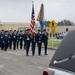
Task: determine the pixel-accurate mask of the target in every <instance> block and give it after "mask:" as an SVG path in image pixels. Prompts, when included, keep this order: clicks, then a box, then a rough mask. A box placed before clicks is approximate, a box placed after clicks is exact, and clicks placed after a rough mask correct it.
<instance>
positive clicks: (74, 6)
mask: <svg viewBox="0 0 75 75" xmlns="http://www.w3.org/2000/svg"><path fill="white" fill-rule="evenodd" d="M33 1H34V8H35V18H37V15H38V12H39V9H40V5H41V3H43V4H44V14H45V20H49V21H51V20H55V21H56V22H58V21H61V20H63V19H68V20H71V21H73V22H74V21H75V0H33ZM31 9H32V0H0V20H1V22H30V19H31ZM74 23H75V22H74Z"/></svg>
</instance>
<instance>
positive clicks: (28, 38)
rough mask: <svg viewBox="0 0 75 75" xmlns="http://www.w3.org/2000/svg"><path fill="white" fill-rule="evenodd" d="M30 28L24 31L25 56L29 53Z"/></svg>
mask: <svg viewBox="0 0 75 75" xmlns="http://www.w3.org/2000/svg"><path fill="white" fill-rule="evenodd" d="M29 32H30V29H27V32H26V56H28V54H29V48H30V43H31V35H30V33H29Z"/></svg>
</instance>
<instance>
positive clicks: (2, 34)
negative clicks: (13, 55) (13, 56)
mask: <svg viewBox="0 0 75 75" xmlns="http://www.w3.org/2000/svg"><path fill="white" fill-rule="evenodd" d="M0 39H1V50H4V30H2V31H1V36H0Z"/></svg>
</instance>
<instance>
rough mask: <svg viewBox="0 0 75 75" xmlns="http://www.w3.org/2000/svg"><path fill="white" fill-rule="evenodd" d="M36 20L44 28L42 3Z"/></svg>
mask: <svg viewBox="0 0 75 75" xmlns="http://www.w3.org/2000/svg"><path fill="white" fill-rule="evenodd" d="M37 21H39V23H40V25H41V28H42V29H43V28H44V23H43V22H44V5H43V4H41V7H40V11H39V14H38V17H37Z"/></svg>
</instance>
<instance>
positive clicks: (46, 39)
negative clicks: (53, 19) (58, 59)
mask: <svg viewBox="0 0 75 75" xmlns="http://www.w3.org/2000/svg"><path fill="white" fill-rule="evenodd" d="M42 42H43V43H44V47H45V55H47V45H48V33H47V32H46V29H44V30H43V34H42Z"/></svg>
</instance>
